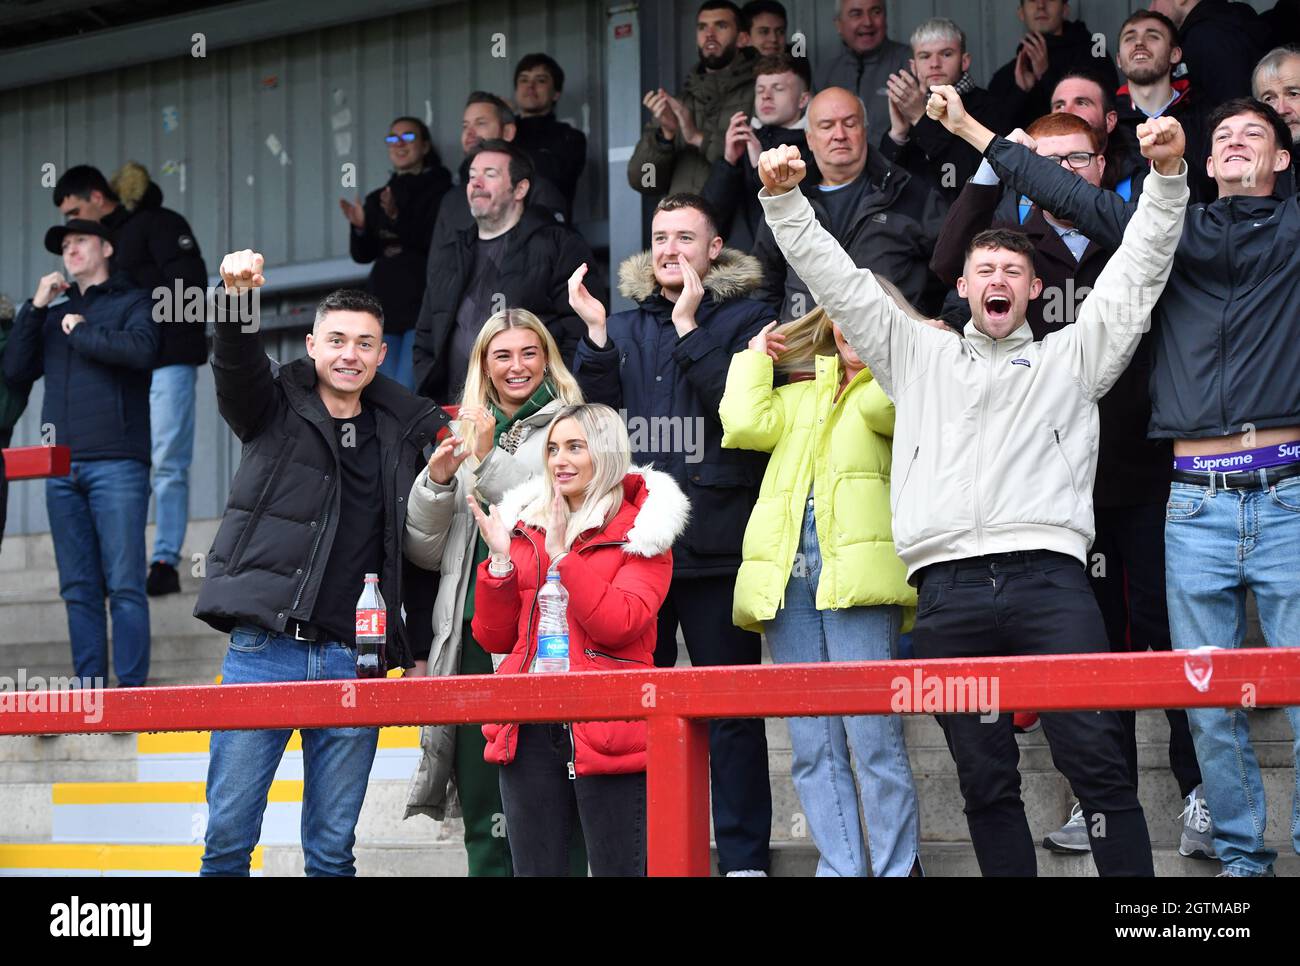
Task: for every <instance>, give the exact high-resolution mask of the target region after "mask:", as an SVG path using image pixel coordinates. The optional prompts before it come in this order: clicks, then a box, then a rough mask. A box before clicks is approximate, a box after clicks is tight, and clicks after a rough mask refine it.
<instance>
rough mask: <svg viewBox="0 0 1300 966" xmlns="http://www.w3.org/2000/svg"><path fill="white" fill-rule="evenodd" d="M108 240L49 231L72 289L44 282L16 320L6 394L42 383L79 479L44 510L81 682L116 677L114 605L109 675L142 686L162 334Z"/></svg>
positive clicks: (66, 228)
mask: <svg viewBox="0 0 1300 966" xmlns="http://www.w3.org/2000/svg"><path fill="white" fill-rule="evenodd" d="M108 239H109V229H108V228H107V227H105V226H103V225H101V224H100V223H99V222H94V221H85V220H81V219H73V220H72V221H69V222H67V223H66V224H63V225H56V226H55V227H53V228H51V229H50V230H49V232H47V233H46V235H45V247H46V249H47V250H48V251H49V252H51V253H52V254H55V255H59V254H61V255H62V256H63V267H64V269H65V270H66V272H67V274H68V276H69V277H71V279H72V282H71V283H69V282H68V281H67V280H66V279H65V277H64V275H63V273H62V272H51V273H49V274H48V275H46V276H45V277H44V278H42V279H41V280H40V282H39V284H38V285H37V287H36V294H35V295H33V296H32V298H31V299H30V300H29V301H28V302H26V303H24V305H23V306H22V308H21V309H20V310H19V312H18V318H17V319H16V320H15V321H14V327H13V332H12V333H11V334H10V339H9V345H8V346H7V347H6V349H5V356H4V375H5V379H6V381H8V382H9V384H10V385H30V384H31V383H33V382H35V381H36V380H37V379H39V378H41V377H42V376H43V377H44V378H45V397H44V401H43V403H42V406H41V422H42V424H44V426H45V427H46V430H45V431H46V432H47V433H51V434H52V437H47V440H48V441H49V442H51V443H54V444H59V445H66V446H68V447H70V448H71V449H72V472H71V473H70V474H69V475H68V476H66V477H55V478H53V479H49V480H46V482H45V505H46V508H47V510H48V512H49V518H50V535H51V537H52V538H53V540H54V559H55V562H56V564H57V565H58V568H59V594H60V596H61V597H62V598H63V601H64V604H65V605H66V606H67V610H68V636H69V637H70V639H71V641H72V660H73V665H74V667H75V669H76V674H77V677H78V678H80V679H81V680H82V681H83V682H88V680H89V679H94V678H101V679H107V677H108V635H107V627H106V619H105V612H104V598H105V597H106V596H107V598H108V603H109V609H110V610H111V611H112V614H113V670H114V671H115V672H116V674H117V679H118V682H119V683H120V684H122V685H124V686H135V685H142V684H144V683H145V680H146V678H147V677H148V674H149V606H148V603H147V601H146V600H145V592H144V589H145V545H144V528H145V518H146V515H147V514H148V510H149V379H150V371H151V370H152V369H153V365H154V361H155V360H156V359H157V356H158V347H159V332H158V326H157V325H156V324H155V323H154V321H153V318H152V313H151V306H150V302H149V293H148V292H147V291H145V290H144V289H141V288H136V287H134V286H133V285H132V284H131V281H130V279H129V278H127V277H126V276H125V275H124V274H121V273H114V274H111V275H110V273H109V268H108V262H109V258H110V257H112V254H113V245H112V243H111V242H110V241H109V240H108ZM60 295H64V296H66V298H63V299H61V300H60V301H59V302H58V304H53V303H54V302H55V300H56V299H58V298H59V296H60Z"/></svg>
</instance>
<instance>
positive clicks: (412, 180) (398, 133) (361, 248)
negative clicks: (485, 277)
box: [339, 117, 451, 390]
mask: <svg viewBox="0 0 1300 966" xmlns="http://www.w3.org/2000/svg"><path fill="white" fill-rule="evenodd" d="M384 143H385V145H386V146H387V148H388V161H389V163H390V164H391V165H392V166H393V173H392V175H391V176H390V177H389V179H388V183H387V184H385V185H384V186H383V187H382V188H376V189H375V190H374V191H372V192H370V194H368V195H366V200H365V201H364V202H362V201H360V200H354V201H348V200H347V199H346V198H340V199H339V207H340V208H341V209H342V211H343V215H344V217H345V218H347V220H348V223H349V224H350V225H351V226H352V230H351V231H350V232H349V233H348V240H349V247H350V250H351V254H352V260H353V261H354V262H358V263H360V264H362V265H368V264H370V263H372V262H373V263H374V267H373V268H372V269H371V270H370V279H369V280H368V281H367V283H366V288H367V290H368V291H369V292H370V293H371V294H372V295H374V296H375V298H377V299H379V302H380V304H381V305H383V307H384V342H386V343H387V344H388V354H387V356H386V357H385V358H384V362H383V364H382V365H381V366H380V367H379V371H380V372H381V373H383V374H384V375H385V376H388V377H389V378H390V379H395V380H397V381H398V382H400V383H401V384H402V385H403V386H405V387H406V388H407V389H410V390H414V389H415V377H414V374H413V370H412V358H413V352H414V349H415V319H416V316H418V315H419V313H420V302H421V301H422V300H423V299H424V282H425V263H426V262H427V261H428V258H429V240H430V238H432V237H433V225H434V221H435V219H436V218H437V214H438V204H439V203H440V202H441V201H442V196H443V195H444V194H446V193H447V190H448V189H449V188H450V187H451V173H450V172H449V171H448V170H447V169H446V167H444V166H443V163H442V160H441V159H440V158H439V157H438V151H437V149H436V148H435V147H434V146H433V141H432V140H431V139H430V137H429V129H428V127H426V126H425V124H424V122H423V121H421V120H419V119H418V118H414V117H399V118H398V119H397V120H395V121H394V122H393V123H392V124H390V125H389V126H388V133H387V134H386V135H385V136H384Z"/></svg>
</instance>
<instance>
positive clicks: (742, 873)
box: [726, 869, 767, 879]
mask: <svg viewBox="0 0 1300 966" xmlns="http://www.w3.org/2000/svg"><path fill="white" fill-rule="evenodd" d="M726 878H728V879H766V878H767V873H766V872H764V871H763V870H762V869H735V870H733V871H731V872H728V873H727V875H726Z"/></svg>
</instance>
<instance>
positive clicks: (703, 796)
mask: <svg viewBox="0 0 1300 966" xmlns="http://www.w3.org/2000/svg"><path fill="white" fill-rule="evenodd" d="M646 750H647V754H646V871H647V873H648V874H649V875H674V876H682V875H690V876H708V874H709V723H708V722H707V721H695V720H692V719H690V718H681V717H678V716H677V715H675V714H656V715H651V717H650V726H649V735H648V737H647V742H646Z"/></svg>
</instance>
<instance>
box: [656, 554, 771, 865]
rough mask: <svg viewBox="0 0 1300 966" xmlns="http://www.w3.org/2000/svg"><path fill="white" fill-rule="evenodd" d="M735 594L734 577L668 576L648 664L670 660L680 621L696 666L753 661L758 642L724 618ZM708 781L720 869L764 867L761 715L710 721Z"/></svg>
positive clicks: (767, 788)
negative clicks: (668, 584) (652, 661)
mask: <svg viewBox="0 0 1300 966" xmlns="http://www.w3.org/2000/svg"><path fill="white" fill-rule="evenodd" d="M735 593H736V577H735V575H734V574H732V575H730V576H724V577H680V578H674V579H673V582H672V585H671V586H670V587H669V589H668V596H667V597H666V598H665V599H664V603H663V606H662V607H661V608H660V609H659V639H658V641H657V642H656V643H655V666H656V667H672V666H673V665H674V664H676V663H677V625H678V624H679V623H680V624H681V628H682V636H683V637H684V638H685V639H686V650H687V652H688V653H689V654H690V656H691V664H693V665H694V666H695V667H716V666H718V665H726V664H758V663H760V662H761V661H762V659H763V653H762V647H763V644H762V639H761V638H760V637H759V636H758V635H757V634H753V633H751V632H749V631H743V630H741V629H740V628H739V627H737V626H736V625H735V624H733V623H732V622H731V601H732V598H733V597H734V596H735ZM709 785H710V786H711V791H712V799H713V803H712V804H713V836H714V839H715V840H716V841H717V843H718V869H719V871H721V872H722V873H724V874H725V873H727V872H736V871H739V870H741V869H761V870H763V871H767V868H768V862H769V857H768V840H769V838H770V836H771V832H772V787H771V784H770V783H769V781H768V763H767V732H766V730H765V729H764V724H763V719H762V718H722V719H719V720H717V721H711V722H710V723H709Z"/></svg>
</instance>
